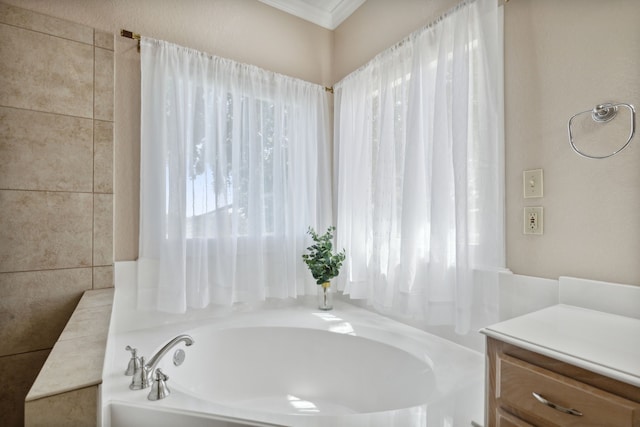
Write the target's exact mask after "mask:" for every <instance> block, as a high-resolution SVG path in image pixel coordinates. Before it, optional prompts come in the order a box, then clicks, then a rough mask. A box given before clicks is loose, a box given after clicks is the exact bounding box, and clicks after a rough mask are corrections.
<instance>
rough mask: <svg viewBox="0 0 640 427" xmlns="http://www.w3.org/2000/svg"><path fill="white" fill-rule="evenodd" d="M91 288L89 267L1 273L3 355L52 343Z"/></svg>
mask: <svg viewBox="0 0 640 427" xmlns="http://www.w3.org/2000/svg"><path fill="white" fill-rule="evenodd" d="M90 288H91V269H90V268H77V269H69V270H48V271H30V272H22V273H0V325H2V327H1V328H0V356H5V355H8V354H15V353H23V352H27V351H34V350H41V349H44V348H51V347H53V345H54V344H55V342H56V340H57V339H58V337H59V336H60V333H61V332H62V330H63V329H64V326H65V325H66V323H67V321H68V320H69V318H70V317H71V314H72V313H73V310H74V309H75V307H76V305H77V304H78V301H79V300H80V297H81V296H82V293H83V292H84V291H85V290H87V289H90Z"/></svg>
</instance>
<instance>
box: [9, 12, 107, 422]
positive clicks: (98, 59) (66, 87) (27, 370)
mask: <svg viewBox="0 0 640 427" xmlns="http://www.w3.org/2000/svg"><path fill="white" fill-rule="evenodd" d="M113 41H114V37H113V34H108V33H105V32H94V29H93V28H91V27H87V26H83V25H77V24H73V23H69V22H67V21H62V20H60V19H55V18H51V17H47V16H44V15H40V14H36V13H32V12H28V11H25V10H23V9H19V8H15V7H12V6H8V5H6V4H2V3H0V57H1V58H2V61H0V242H1V244H0V378H2V388H1V389H0V424H1V425H3V426H14V425H15V426H18V425H22V418H23V403H24V398H25V396H26V394H27V391H28V390H29V387H30V386H31V383H32V382H33V380H34V378H35V376H36V374H37V373H38V371H39V370H40V367H41V366H42V363H43V362H44V359H45V358H46V356H47V354H48V353H49V350H50V349H51V348H52V347H53V345H54V343H55V342H56V340H57V338H58V336H59V335H60V333H61V332H62V329H63V328H64V326H65V324H66V322H67V320H68V319H69V316H70V315H71V313H72V311H73V309H74V307H75V306H76V304H77V303H78V301H79V300H80V297H81V296H82V293H83V292H84V291H85V290H89V289H98V288H104V287H112V286H113V208H112V206H113V127H114V126H113V93H114V92H113V82H114V61H113Z"/></svg>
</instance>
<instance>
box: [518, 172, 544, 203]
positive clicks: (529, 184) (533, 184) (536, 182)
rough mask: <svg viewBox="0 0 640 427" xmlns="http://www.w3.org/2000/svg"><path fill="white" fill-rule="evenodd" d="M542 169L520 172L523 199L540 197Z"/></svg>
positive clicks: (541, 192) (541, 191) (542, 190)
mask: <svg viewBox="0 0 640 427" xmlns="http://www.w3.org/2000/svg"><path fill="white" fill-rule="evenodd" d="M542 175H543V174H542V169H532V170H528V171H524V172H522V191H523V195H524V198H525V199H531V198H534V197H542V195H543V194H544V189H543V182H542V180H543V177H542Z"/></svg>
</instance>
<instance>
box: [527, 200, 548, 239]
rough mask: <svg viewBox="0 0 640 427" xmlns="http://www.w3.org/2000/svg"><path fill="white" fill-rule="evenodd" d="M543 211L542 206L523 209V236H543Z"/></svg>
mask: <svg viewBox="0 0 640 427" xmlns="http://www.w3.org/2000/svg"><path fill="white" fill-rule="evenodd" d="M543 212H544V209H543V208H542V206H528V207H526V208H524V230H523V232H524V234H543V232H544V228H543V227H544V213H543Z"/></svg>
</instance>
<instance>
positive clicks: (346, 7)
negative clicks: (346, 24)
mask: <svg viewBox="0 0 640 427" xmlns="http://www.w3.org/2000/svg"><path fill="white" fill-rule="evenodd" d="M259 1H260V2H262V3H264V4H267V5H269V6H271V7H275V8H276V9H280V10H282V11H283V12H286V13H289V14H291V15H294V16H297V17H298V18H301V19H304V20H305V21H309V22H312V23H314V24H316V25H319V26H321V27H324V28H327V29H329V30H335V29H336V28H337V27H338V25H340V24H341V23H342V22H343V21H344V20H345V19H347V18H348V17H349V16H350V15H351V14H352V13H353V12H355V11H356V9H358V8H359V7H360V6H362V4H363V3H364V2H365V1H366V0H339V1H338V2H337V3H336V4H335V6H334V7H333V9H332V10H327V9H325V8H322V7H318V6H316V5H314V4H311V3H309V2H306V1H303V0H259ZM326 4H329V2H326Z"/></svg>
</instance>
